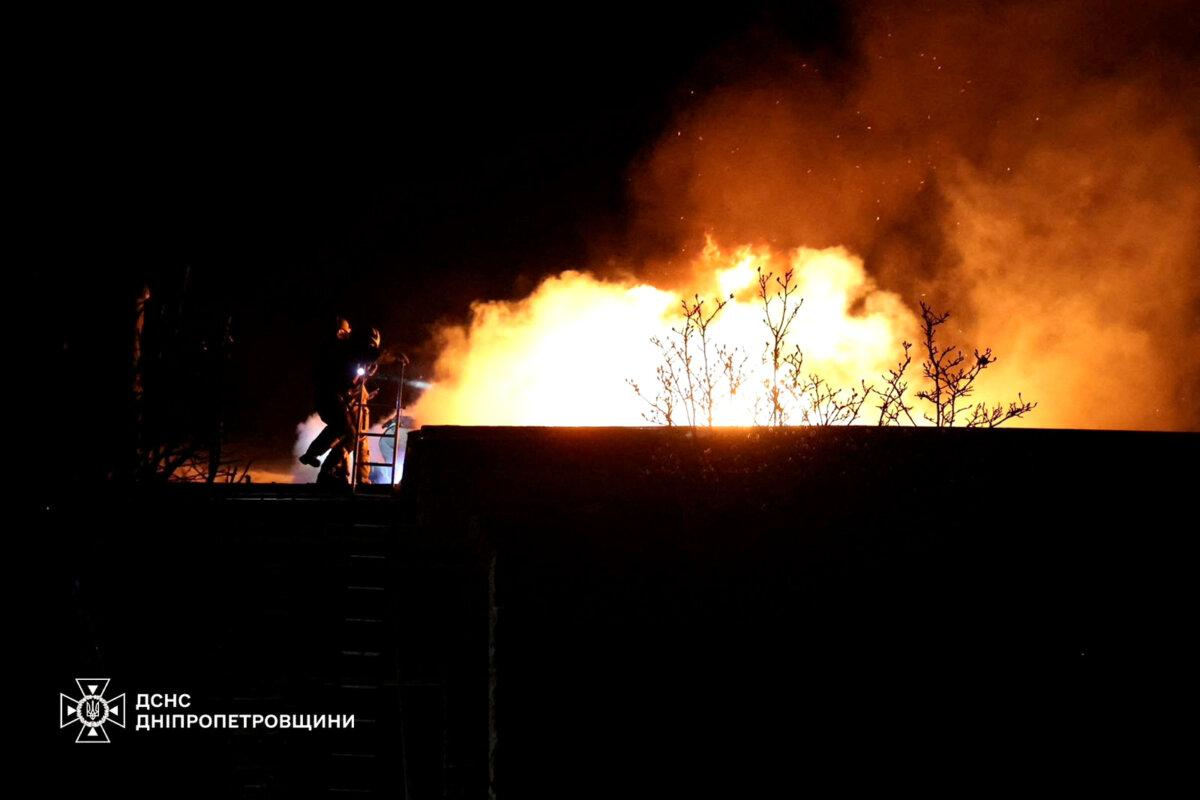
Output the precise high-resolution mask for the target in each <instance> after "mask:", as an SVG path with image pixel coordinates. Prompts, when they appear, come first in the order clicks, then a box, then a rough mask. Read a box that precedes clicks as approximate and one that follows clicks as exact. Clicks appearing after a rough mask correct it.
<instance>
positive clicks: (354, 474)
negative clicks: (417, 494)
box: [350, 366, 404, 491]
mask: <svg viewBox="0 0 1200 800" xmlns="http://www.w3.org/2000/svg"><path fill="white" fill-rule="evenodd" d="M380 382H382V383H384V384H391V385H394V386H395V387H396V399H395V402H394V404H393V403H390V402H389V403H387V404H386V405H385V404H383V403H372V402H370V400H368V399H367V398H369V397H370V391H369V384H370V383H380ZM372 408H379V409H383V408H386V409H387V410H389V411H391V412H393V413H395V417H394V418H393V420H394V425H393V426H392V431H391V433H388V432H387V429H386V426H385V428H384V429H383V430H381V431H379V432H378V433H372V432H371V431H370V414H369V410H370V409H372ZM354 409H355V413H354V449H353V451H352V452H351V454H350V487H351V489H353V490H355V491H357V489H358V486H359V480H358V468H359V463H358V454H359V453H361V452H363V448H364V447H366V452H367V454H368V458H369V457H370V452H371V451H370V446H369V440H370V439H379V440H380V448H379V449H380V452H382V451H383V446H382V442H383V440H384V439H387V438H391V440H392V460H391V461H367V462H364V464H363V466H367V467H383V468H386V469H388V470H391V473H390V475H391V484H392V485H393V486H395V485H396V483H397V481H396V459H397V454H398V453H399V452H400V423H401V422H402V420H403V411H404V367H403V366H401V368H400V375H399V376H395V375H373V376H371V377H370V378H367V379H366V380H364V381H363V386H362V388H361V389H360V390H359V393H358V396H357V398H355V400H354Z"/></svg>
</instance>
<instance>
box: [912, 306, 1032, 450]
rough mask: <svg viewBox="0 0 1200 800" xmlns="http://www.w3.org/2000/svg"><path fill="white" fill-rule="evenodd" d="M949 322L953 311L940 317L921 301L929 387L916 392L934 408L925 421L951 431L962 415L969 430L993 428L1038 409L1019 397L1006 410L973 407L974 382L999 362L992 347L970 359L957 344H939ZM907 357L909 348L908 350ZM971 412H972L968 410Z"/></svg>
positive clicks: (925, 371) (983, 406)
mask: <svg viewBox="0 0 1200 800" xmlns="http://www.w3.org/2000/svg"><path fill="white" fill-rule="evenodd" d="M948 319H950V312H945V313H942V314H938V313H937V312H935V311H934V310H933V309H932V308H930V307H929V306H928V305H926V304H925V302H924V301H922V302H921V321H922V333H923V336H924V347H925V354H926V360H925V361H924V362H922V364H921V367H922V370H923V371H924V375H925V378H926V379H927V381H928V382H929V385H928V386H927V387H926V388H924V389H922V390H921V391H919V392H917V397H919V398H920V399H922V400H925V401H927V402H929V403H930V405H932V406H933V416H929V414H925V419H927V420H929V421H930V422H932V423H933V424H934V425H935V426H937V427H939V428H950V427H953V426H954V423H955V422H956V421H957V420H958V418H959V415H960V414H964V413H965V414H969V416H968V417H967V419H966V423H965V426H966V427H968V428H981V427H986V428H994V427H996V426H998V425H1002V424H1003V423H1005V422H1007V421H1009V420H1011V419H1016V418H1017V417H1021V416H1024V415H1025V414H1028V413H1029V412H1030V411H1032V410H1033V409H1035V408H1036V407H1037V403H1029V402H1027V401H1026V400H1025V399H1024V398H1023V397H1021V396H1020V395H1017V398H1018V399H1017V401H1016V402H1013V403H1009V404H1008V406H1007V408H1006V407H1004V406H1002V405H999V404H997V405H996V406H994V407H989V406H987V405H986V404H984V403H979V404H976V405H973V406H972V405H971V404H970V403H969V402H968V398H969V397H970V396H971V395H972V393H973V392H974V389H975V381H976V380H977V379H978V378H979V375H980V374H981V373H982V372H983V371H984V370H985V369H987V368H988V367H989V366H990V365H992V364H994V363H996V357H995V356H994V355H992V349H991V348H990V347H989V348H987V349H985V350H984V351H983V352H980V351H979V350H975V351H973V356H972V357H971V358H968V357H967V356H966V355H965V354H964V353H963V351H962V350H960V349H959V348H958V347H957V346H955V345H952V344H950V345H941V344H939V343H938V341H937V335H938V329H939V328H940V327H941V326H942V325H944V324H945V323H946V320H948ZM905 354H906V356H907V348H906V349H905ZM968 409H969V411H968Z"/></svg>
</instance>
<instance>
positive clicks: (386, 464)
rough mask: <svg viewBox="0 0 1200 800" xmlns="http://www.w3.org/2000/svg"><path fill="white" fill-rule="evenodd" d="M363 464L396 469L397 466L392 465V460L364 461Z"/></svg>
mask: <svg viewBox="0 0 1200 800" xmlns="http://www.w3.org/2000/svg"><path fill="white" fill-rule="evenodd" d="M363 466H364V467H387V468H389V469H395V467H394V466H393V465H392V462H390V461H364V462H363Z"/></svg>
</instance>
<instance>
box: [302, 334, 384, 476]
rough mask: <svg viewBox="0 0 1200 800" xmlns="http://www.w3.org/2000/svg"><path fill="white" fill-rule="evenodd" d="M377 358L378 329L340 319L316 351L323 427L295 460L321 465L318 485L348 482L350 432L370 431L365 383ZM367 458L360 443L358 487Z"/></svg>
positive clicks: (352, 440)
mask: <svg viewBox="0 0 1200 800" xmlns="http://www.w3.org/2000/svg"><path fill="white" fill-rule="evenodd" d="M379 355H380V351H379V331H378V330H376V329H374V328H369V329H367V330H366V331H363V332H359V331H355V330H354V329H353V328H352V327H351V325H350V323H349V322H348V321H346V320H345V319H341V318H339V319H338V325H337V329H336V331H335V334H334V336H333V337H332V338H331V339H329V340H327V341H326V343H325V345H324V346H323V347H322V349H321V353H320V354H319V356H318V359H317V369H316V381H315V382H316V407H317V414H318V415H319V416H320V418H321V421H322V422H324V423H325V428H324V429H323V430H322V431H321V432H320V433H319V434H317V437H316V438H315V439H313V441H312V443H311V444H310V445H309V446H308V449H307V450H306V451H305V452H304V454H303V455H302V456H300V463H302V464H305V465H307V466H310V467H317V466H320V468H321V471H320V473H319V474H318V475H317V483H319V484H341V485H345V484H348V483H349V482H350V464H349V461H350V453H351V452H352V451H353V449H354V446H355V439H356V437H355V433H356V431H365V430H367V428H368V427H369V426H370V419H369V414H368V411H367V406H366V403H367V400H368V399H369V395H368V394H367V390H366V379H367V378H369V377H370V376H371V375H374V374H375V371H376V370H377V369H378V364H377V362H378V360H379ZM326 450H328V451H329V455H328V456H327V457H326V458H325V461H324V462H323V463H322V462H321V461H320V460H319V459H318V457H319V456H320V455H321V453H323V452H325V451H326ZM368 456H369V448H368V447H366V441H365V439H364V440H362V441H360V442H359V452H358V457H357V459H356V462H357V469H358V480H359V482H360V483H368V482H369V481H370V473H371V468H370V467H369V466H368V465H367V462H368V461H370V458H369V457H368Z"/></svg>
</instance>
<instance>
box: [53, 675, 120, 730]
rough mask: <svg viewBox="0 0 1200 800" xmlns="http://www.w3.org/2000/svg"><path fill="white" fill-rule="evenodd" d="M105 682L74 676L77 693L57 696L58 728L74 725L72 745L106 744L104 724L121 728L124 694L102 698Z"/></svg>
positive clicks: (105, 679) (105, 687) (106, 687)
mask: <svg viewBox="0 0 1200 800" xmlns="http://www.w3.org/2000/svg"><path fill="white" fill-rule="evenodd" d="M108 681H109V679H108V678H76V679H75V684H76V685H77V686H78V687H79V695H80V696H79V697H71V696H70V695H66V694H60V695H59V697H58V722H59V725H58V727H59V728H65V727H67V726H68V725H75V724H78V725H79V735H78V736H76V737H75V743H76V744H79V743H83V744H89V743H94V744H107V743H108V741H109V740H108V734H107V733H105V731H104V726H105V725H107V724H108V723H112V724H113V725H116V726H117V727H118V728H124V727H125V694H124V693H121V694H119V695H117V696H116V697H105V696H104V693H105V692H106V691H108Z"/></svg>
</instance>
